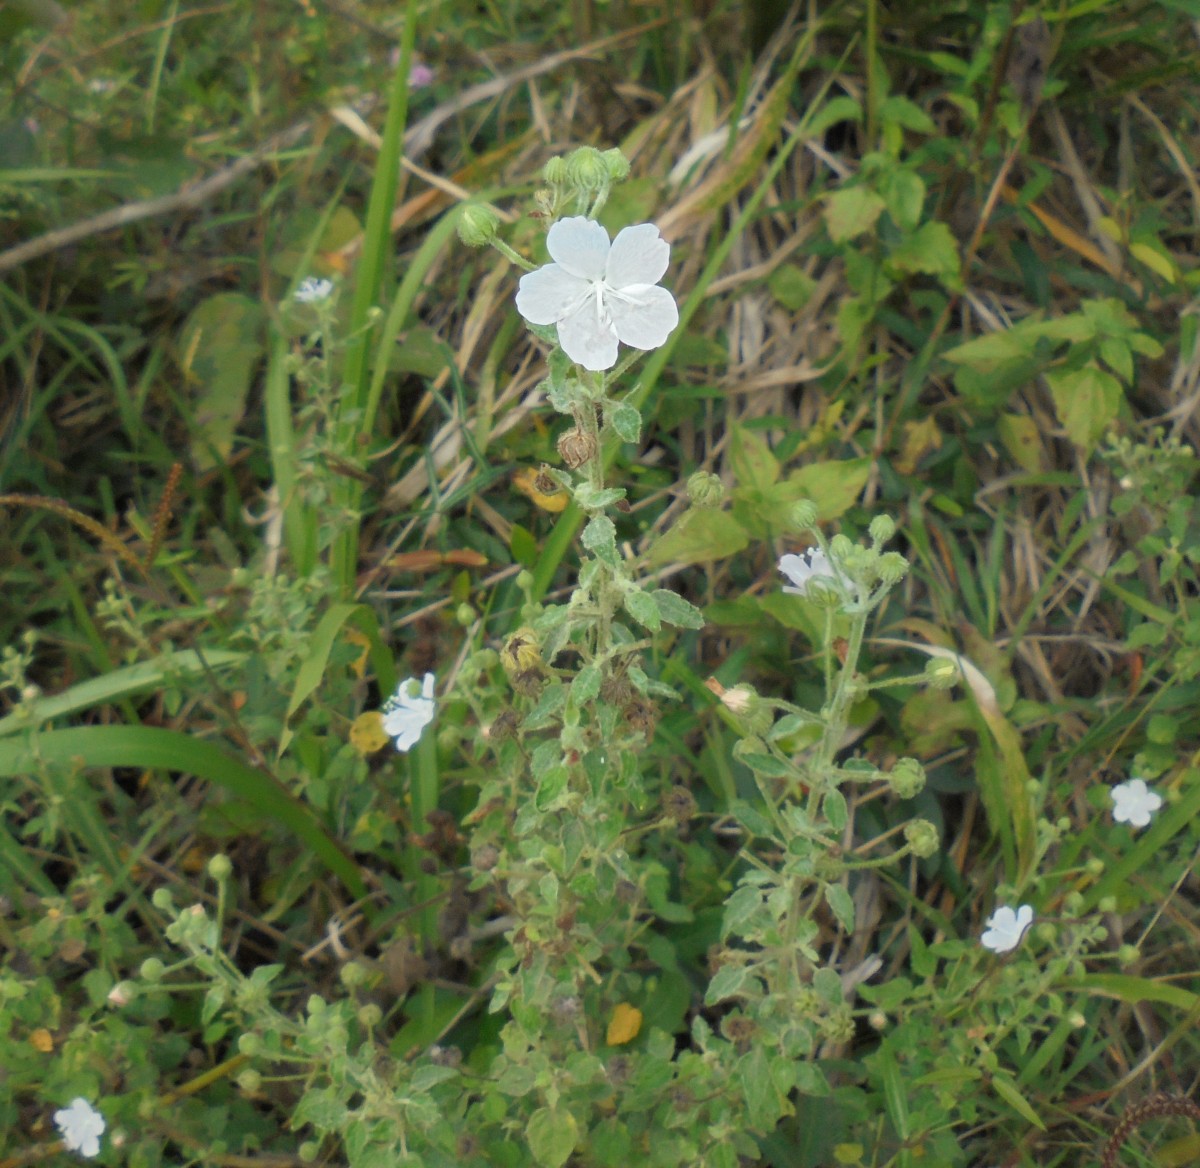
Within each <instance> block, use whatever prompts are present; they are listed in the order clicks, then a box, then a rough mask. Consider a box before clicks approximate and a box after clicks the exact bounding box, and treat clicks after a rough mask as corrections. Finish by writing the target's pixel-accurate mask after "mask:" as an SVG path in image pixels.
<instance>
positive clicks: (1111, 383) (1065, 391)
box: [1046, 365, 1123, 453]
mask: <svg viewBox="0 0 1200 1168" xmlns="http://www.w3.org/2000/svg"><path fill="white" fill-rule="evenodd" d="M1046 383H1047V385H1049V386H1050V395H1051V396H1052V397H1053V398H1054V411H1055V413H1056V414H1057V415H1058V420H1059V421H1060V422H1061V423H1062V426H1063V429H1064V430H1066V432H1067V436H1068V437H1069V438H1070V439H1071V441H1072V442H1074V443H1075V445H1076V446H1078V447H1080V448H1081V449H1082V450H1085V451H1087V452H1088V453H1090V452H1091V451H1093V450H1094V449H1095V447H1096V443H1097V442H1098V441H1099V440H1100V438H1101V437H1102V436H1103V435H1104V433H1105V432H1106V431H1107V430H1108V427H1109V424H1110V423H1111V422H1112V421H1113V419H1114V418H1116V416H1117V413H1118V412H1119V411H1120V408H1121V402H1122V400H1123V394H1122V393H1121V383H1120V382H1119V381H1118V380H1117V379H1116V378H1115V377H1113V375H1112V374H1111V373H1106V372H1105V371H1104V370H1103V369H1100V368H1099V367H1098V366H1096V365H1085V366H1084V367H1083V368H1082V369H1072V370H1067V371H1064V372H1053V373H1051V372H1048V373H1047V374H1046Z"/></svg>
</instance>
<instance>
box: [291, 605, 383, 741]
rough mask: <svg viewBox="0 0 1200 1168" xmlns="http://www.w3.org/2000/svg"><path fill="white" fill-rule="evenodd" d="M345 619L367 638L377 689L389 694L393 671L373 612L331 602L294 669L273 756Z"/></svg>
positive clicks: (321, 671) (322, 670)
mask: <svg viewBox="0 0 1200 1168" xmlns="http://www.w3.org/2000/svg"><path fill="white" fill-rule="evenodd" d="M347 621H349V622H352V623H353V624H355V625H356V626H357V627H358V629H359V631H360V632H362V633H363V635H364V636H365V637H366V638H367V642H368V651H369V652H370V655H371V664H372V665H373V666H374V667H375V678H376V681H377V682H378V684H379V689H380V692H381V693H382V694H384V695H385V696H387V695H390V694H391V693H392V691H393V690H395V688H396V670H395V666H394V664H393V662H392V655H391V654H390V653H389V652H388V651H387V649H386V648H385V646H384V644H383V641H382V639H381V638H380V635H379V624H378V622H377V621H376V619H375V612H374V610H373V609H371V608H370V607H369V606H368V605H365V604H335V605H334V606H333V607H332V608H330V609H329V611H328V612H326V613H325V615H324V616H323V617H321V620H320V621H319V622H318V624H317V627H316V629H315V630H314V631H313V634H312V637H311V638H310V640H309V650H308V656H307V657H306V658H305V659H304V661H303V663H302V664H301V665H300V668H299V670H298V671H297V672H296V684H295V687H294V688H293V690H292V697H291V701H289V702H288V708H287V714H286V715H285V718H284V723H285V724H284V727H283V730H282V732H281V733H280V735H279V750H278V753H277V757H282V756H283V752H284V751H285V750H286V749H287V746H288V743H289V742H291V740H292V730H291V727H290V726H288V725H287V724H286V723H287V722H288V721H290V720H291V717H292V715H293V714H294V713H295V712H296V711H297V710H298V709H299V708H300V707H301V706H302V705H303V704H304V702H305V700H306V699H307V698H308V697H309V696H310V695H311V694H312V693H313V692H314V691H315V690H316V688H317V686H319V685H320V684H321V679H322V678H323V677H324V676H325V667H326V665H327V664H328V663H329V654H330V653H331V652H332V650H333V646H334V644H335V643H336V642H337V638H338V636H339V635H340V634H341V631H342V626H343V625H344V624H346V623H347Z"/></svg>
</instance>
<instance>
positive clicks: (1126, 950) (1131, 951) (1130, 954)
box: [1117, 945, 1142, 969]
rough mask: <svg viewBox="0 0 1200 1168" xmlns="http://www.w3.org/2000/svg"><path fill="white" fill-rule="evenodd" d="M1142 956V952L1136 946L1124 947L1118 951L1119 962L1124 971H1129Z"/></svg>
mask: <svg viewBox="0 0 1200 1168" xmlns="http://www.w3.org/2000/svg"><path fill="white" fill-rule="evenodd" d="M1141 956H1142V951H1141V950H1140V949H1139V948H1138V947H1137V946H1136V945H1122V946H1121V948H1120V949H1118V950H1117V961H1118V963H1119V964H1120V966H1121V968H1122V969H1128V968H1129V966H1131V965H1133V964H1134V962H1136V961H1138V960H1139V959H1140V958H1141Z"/></svg>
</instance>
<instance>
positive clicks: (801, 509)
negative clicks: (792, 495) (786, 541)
mask: <svg viewBox="0 0 1200 1168" xmlns="http://www.w3.org/2000/svg"><path fill="white" fill-rule="evenodd" d="M788 519H789V520H790V522H791V525H792V526H793V527H794V528H795V529H796V530H797V531H811V530H812V529H813V528H814V527H816V525H817V505H816V503H814V502H813V501H812V500H811V499H797V500H796V502H795V503H793V504H792V510H791V514H790V515H789V516H788Z"/></svg>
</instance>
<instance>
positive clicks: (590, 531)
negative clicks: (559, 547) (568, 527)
mask: <svg viewBox="0 0 1200 1168" xmlns="http://www.w3.org/2000/svg"><path fill="white" fill-rule="evenodd" d="M583 546H584V547H585V548H587V550H588V551H589V552H591V553H592V554H593V555H594V556H595V557H596V558H597V559H598V560H603V561H604V563H606V564H607V565H608V566H609V567H610V568H619V567H620V566H621V556H620V553H619V552H618V551H617V528H616V525H615V524H614V523H613V521H612V520H611V519H609V517H608V516H607V515H593V516H592V518H591V519H590V520H588V524H587V526H586V527H585V528H584V529H583Z"/></svg>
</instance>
